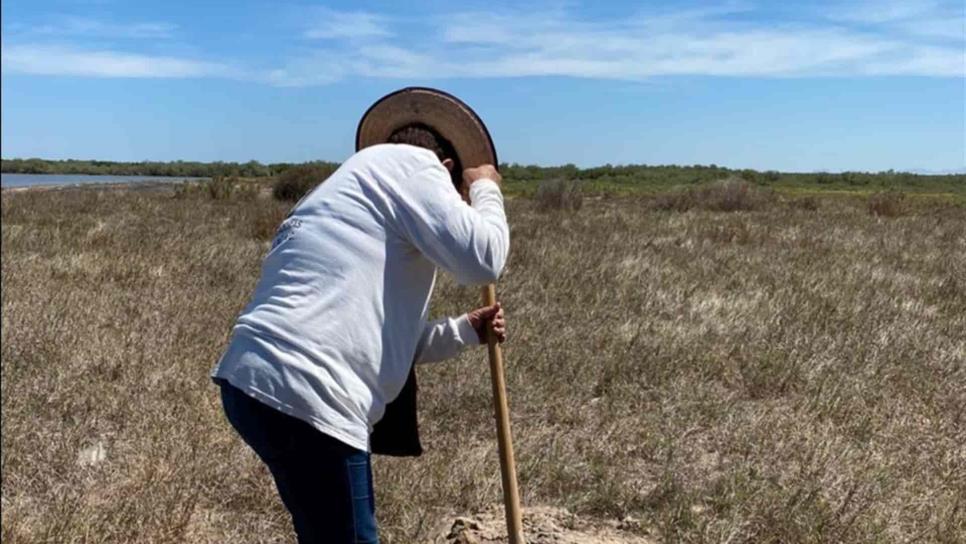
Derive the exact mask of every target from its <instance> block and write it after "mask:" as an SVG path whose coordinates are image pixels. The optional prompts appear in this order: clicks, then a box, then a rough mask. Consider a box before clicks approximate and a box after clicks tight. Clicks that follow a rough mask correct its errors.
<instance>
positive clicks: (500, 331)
mask: <svg viewBox="0 0 966 544" xmlns="http://www.w3.org/2000/svg"><path fill="white" fill-rule="evenodd" d="M466 316H467V317H468V318H469V320H470V325H472V326H473V328H474V329H475V330H476V334H477V336H479V337H480V343H481V344H482V343H484V342H486V324H487V323H489V322H491V321H492V322H493V333H494V334H496V339H497V340H498V341H500V342H501V343H502V342H503V341H505V340H506V319H505V318H504V317H503V306H502V305H501V304H500V303H499V302H497V303H496V304H494V305H493V306H484V307H482V308H477V309H475V310H473V311H471V312H469V313H468V314H466Z"/></svg>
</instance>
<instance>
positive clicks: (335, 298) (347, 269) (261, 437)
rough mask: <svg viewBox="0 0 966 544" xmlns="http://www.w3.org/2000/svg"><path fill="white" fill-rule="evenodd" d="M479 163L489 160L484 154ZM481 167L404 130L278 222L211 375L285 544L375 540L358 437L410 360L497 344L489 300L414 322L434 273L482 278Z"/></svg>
mask: <svg viewBox="0 0 966 544" xmlns="http://www.w3.org/2000/svg"><path fill="white" fill-rule="evenodd" d="M494 157H495V154H494ZM500 184H501V177H500V174H499V173H498V172H497V170H496V168H495V167H494V166H493V165H490V164H484V165H480V166H476V167H473V168H467V169H465V170H463V169H462V166H461V165H460V161H459V156H458V153H456V151H455V150H454V148H453V146H452V144H451V143H450V142H449V141H448V140H447V139H446V138H444V137H443V136H442V135H441V134H439V133H438V132H437V131H435V130H434V129H433V128H431V127H430V126H428V125H426V124H423V123H409V124H407V125H405V126H402V127H399V128H398V129H396V130H394V131H393V132H392V134H391V135H390V137H389V138H388V143H385V144H379V145H371V146H369V147H366V148H364V149H362V150H361V151H358V152H357V153H356V154H355V155H353V156H352V157H350V158H349V159H348V160H346V161H345V162H344V163H343V164H342V165H341V166H340V167H339V169H338V170H337V171H336V172H335V173H333V174H332V175H331V176H330V177H329V178H328V179H327V180H326V181H325V182H324V183H322V184H321V185H319V186H318V187H317V188H316V189H315V190H313V191H312V192H311V193H309V194H308V195H306V196H305V197H303V198H302V200H300V201H299V202H298V203H297V204H296V206H295V207H294V208H293V210H292V211H291V213H290V214H289V216H288V217H287V218H286V219H285V220H284V221H283V222H282V224H281V225H280V227H279V229H278V231H277V233H276V236H275V238H274V240H273V242H272V245H271V249H270V250H269V252H268V255H267V256H266V257H265V259H264V261H263V265H262V271H261V278H260V280H259V281H258V283H257V286H256V287H255V290H254V294H253V295H252V298H251V301H250V302H249V304H248V305H247V306H246V307H245V309H244V310H243V311H242V312H241V314H240V316H239V317H238V318H237V321H236V323H235V326H234V329H233V331H232V336H231V339H230V341H229V344H228V347H227V348H226V350H225V352H224V354H223V356H222V357H221V359H220V360H219V362H218V363H217V365H216V366H215V368H214V370H213V371H212V374H211V375H212V378H213V379H214V380H215V381H216V383H218V384H219V385H220V386H221V395H222V403H223V407H224V411H225V414H226V416H227V419H228V421H229V422H230V424H231V425H232V426H233V427H234V428H235V430H236V431H237V432H238V434H239V435H240V436H241V437H242V439H243V440H244V441H245V442H246V443H247V444H248V445H249V446H251V448H252V449H253V450H254V451H255V453H256V454H257V455H258V456H259V458H260V459H261V460H262V461H263V462H264V463H265V464H266V465H267V466H268V469H269V470H270V472H271V474H272V476H273V478H274V480H275V484H276V488H277V490H278V493H279V495H280V497H281V499H282V501H283V503H284V505H285V507H286V508H287V509H288V511H289V512H290V514H291V517H292V522H293V525H294V529H295V532H296V535H297V537H298V541H299V542H300V543H302V544H304V543H311V542H329V543H339V542H346V543H349V542H354V543H370V542H378V535H377V527H376V520H375V502H374V495H373V483H372V469H371V463H370V442H369V437H370V433H371V432H372V429H373V426H374V425H375V424H376V423H377V422H378V421H379V420H380V418H381V417H382V416H383V412H384V410H385V407H386V405H387V403H389V402H391V401H392V400H393V399H394V398H395V397H396V396H397V395H398V394H399V392H400V390H402V388H403V386H404V383H405V382H406V379H407V376H408V375H409V373H410V372H411V367H412V365H413V363H414V362H418V363H425V362H432V361H442V360H445V359H448V358H451V357H454V356H455V355H457V354H458V353H459V352H460V351H461V350H462V349H463V348H464V347H466V346H468V345H473V344H480V343H483V342H484V339H485V335H486V332H485V331H486V327H487V324H488V323H490V324H491V327H492V329H491V330H492V331H493V333H494V334H495V335H496V336H497V339H498V340H499V341H501V342H502V341H504V340H505V338H506V320H505V317H504V312H503V309H502V307H501V305H500V304H499V303H497V304H496V305H494V306H491V307H482V308H476V309H473V310H471V311H469V312H467V313H466V314H464V315H462V316H458V317H446V318H442V319H437V320H435V321H427V312H428V307H429V300H430V296H431V292H432V290H433V285H434V282H435V277H436V270H437V267H438V268H441V269H443V270H444V271H446V272H448V273H449V274H452V275H453V276H454V277H455V279H456V280H457V281H458V282H459V283H461V284H486V283H491V282H494V281H496V279H497V278H498V276H499V275H500V273H501V272H502V270H503V267H504V265H505V263H506V259H507V254H508V251H509V228H508V226H507V221H506V216H505V213H504V208H503V197H502V193H501V190H500Z"/></svg>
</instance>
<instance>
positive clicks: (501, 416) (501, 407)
mask: <svg viewBox="0 0 966 544" xmlns="http://www.w3.org/2000/svg"><path fill="white" fill-rule="evenodd" d="M494 304H496V286H495V285H493V284H490V285H487V286H486V287H484V288H483V305H484V306H492V305H494ZM492 327H493V324H492V322H489V323H488V324H487V327H486V343H487V347H488V349H489V352H490V379H491V382H492V383H493V407H494V409H495V410H496V439H497V444H498V445H499V448H500V472H501V473H502V475H503V504H504V506H505V507H506V528H507V535H508V536H509V542H510V544H525V543H526V541H525V540H524V539H523V519H522V517H521V512H520V490H519V489H518V488H517V469H516V463H515V462H514V460H513V442H512V439H511V436H510V408H509V406H508V404H507V398H506V379H505V378H504V376H503V352H502V351H501V350H500V343H499V342H498V341H497V338H496V335H495V334H494V333H493V328H492Z"/></svg>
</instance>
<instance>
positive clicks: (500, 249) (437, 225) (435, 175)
mask: <svg viewBox="0 0 966 544" xmlns="http://www.w3.org/2000/svg"><path fill="white" fill-rule="evenodd" d="M394 200H395V202H394V207H395V211H396V214H395V215H396V226H397V228H398V230H399V232H400V234H401V235H402V236H403V237H404V238H406V239H407V240H409V242H410V243H412V244H413V245H414V246H416V248H417V249H419V251H420V252H422V254H423V255H425V256H426V258H428V259H429V260H430V261H432V262H433V263H434V264H435V265H436V266H438V267H440V268H442V269H443V270H445V271H447V272H449V273H450V274H452V275H453V276H454V277H455V278H456V281H457V282H458V283H460V284H462V285H481V284H485V283H492V282H495V281H496V280H497V278H499V276H500V273H501V272H502V271H503V267H504V265H505V264H506V258H507V254H508V253H509V249H510V228H509V226H508V225H507V221H506V214H505V212H504V210H503V195H502V193H500V187H499V185H497V184H496V183H495V182H494V181H492V180H487V179H484V180H479V181H477V182H475V183H473V185H471V186H470V201H471V202H472V203H473V204H472V206H470V205H468V204H466V203H465V202H464V201H463V199H462V198H460V195H459V193H458V192H456V191H455V190H454V189H453V183H452V181H451V180H450V175H449V172H447V171H446V168H444V167H443V165H442V164H435V165H429V166H426V167H424V168H422V169H421V170H419V171H417V172H416V173H415V174H413V175H412V176H410V177H409V178H408V179H406V180H403V182H402V183H400V184H398V186H397V189H396V195H395V199H394Z"/></svg>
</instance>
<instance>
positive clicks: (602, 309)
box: [0, 189, 966, 544]
mask: <svg viewBox="0 0 966 544" xmlns="http://www.w3.org/2000/svg"><path fill="white" fill-rule="evenodd" d="M243 194H244V195H245V196H244V197H238V198H226V199H220V200H216V199H213V198H211V196H210V195H208V194H205V193H204V192H202V191H196V192H179V193H178V194H177V195H176V194H174V192H173V191H164V190H159V191H128V190H120V189H113V190H96V189H88V190H60V191H25V192H19V193H13V192H6V191H5V192H4V193H3V196H2V231H3V240H2V242H3V245H2V418H3V429H2V448H0V452H2V540H3V542H5V543H10V544H15V543H33V542H112V543H129V542H142V543H168V542H212V543H215V542H218V543H221V542H289V541H290V539H291V536H290V535H289V532H288V531H289V529H288V521H287V519H286V514H285V512H284V511H283V509H282V507H281V504H280V503H279V502H278V500H277V498H276V496H275V494H274V491H273V489H272V486H271V483H270V480H269V477H268V474H267V472H266V471H265V470H264V469H263V468H262V467H261V466H260V465H259V463H258V462H257V460H256V458H255V457H254V455H253V454H252V453H251V452H250V451H248V450H247V449H246V447H244V445H243V444H242V443H241V441H240V440H239V439H238V438H236V436H234V435H233V433H232V432H231V430H230V428H229V427H228V425H227V423H226V422H225V420H224V418H223V416H222V414H221V411H220V405H219V400H218V396H217V391H216V388H215V387H214V386H213V385H212V384H211V383H210V381H209V379H208V372H209V370H210V368H211V367H212V365H213V364H214V362H215V360H216V359H217V357H218V356H219V354H220V352H221V350H222V348H223V347H224V345H225V342H226V339H227V336H228V333H229V329H230V326H231V323H232V321H233V319H234V317H235V315H236V314H237V312H238V311H239V310H240V309H241V307H242V306H243V305H244V304H245V302H246V299H247V297H248V295H249V292H250V289H251V288H252V287H253V285H254V282H255V280H256V279H257V274H258V270H259V261H260V259H261V256H262V255H263V253H264V252H265V251H266V249H267V244H268V238H269V237H270V236H271V232H272V229H273V226H274V225H275V224H276V222H277V221H278V220H279V219H280V217H281V215H282V214H283V213H284V209H283V207H284V205H281V204H278V203H276V202H274V201H272V200H269V199H265V198H261V197H257V196H254V193H253V192H245V193H243ZM691 198H697V199H700V198H706V195H705V196H702V194H699V193H695V194H693V195H691ZM909 200H912V201H907V202H905V203H904V204H903V205H904V206H905V207H904V208H903V209H902V210H901V211H899V212H897V213H889V214H884V215H874V214H873V213H870V212H872V211H875V206H876V205H875V204H874V203H872V204H870V203H869V202H868V201H867V200H866V199H865V198H857V197H855V198H853V197H834V198H833V197H821V196H818V197H809V198H808V199H803V198H797V199H796V198H794V197H788V196H782V195H777V196H775V195H772V196H771V197H770V198H767V199H764V200H762V201H761V202H756V204H755V206H754V209H753V210H751V211H737V212H726V211H716V210H715V209H705V208H715V206H707V207H702V206H701V205H700V204H701V203H700V202H697V203H695V202H691V203H690V204H687V205H680V204H679V203H678V201H679V199H676V198H670V199H667V198H664V199H662V198H651V197H648V198H644V197H633V196H630V197H620V198H617V197H605V198H585V199H584V202H583V206H582V207H580V209H579V210H578V211H572V210H571V211H553V210H551V211H539V210H538V208H539V206H538V205H537V203H536V202H535V201H534V200H532V199H530V198H523V197H519V198H514V199H511V200H510V201H509V202H508V214H509V217H510V223H511V226H512V244H513V247H512V251H511V258H510V262H509V265H508V267H507V270H506V274H505V277H504V279H503V280H502V282H501V284H500V286H499V292H500V293H501V298H502V300H503V301H504V303H505V307H506V308H507V313H508V320H509V324H510V340H509V341H508V343H507V344H506V347H505V355H506V358H507V361H508V369H507V375H508V380H509V388H510V402H511V411H512V416H513V431H514V441H515V442H514V444H515V449H516V452H517V464H518V468H519V472H520V483H521V487H522V490H523V501H524V503H525V504H526V505H532V506H540V507H557V508H566V509H567V510H569V511H571V512H574V513H577V514H579V515H580V516H581V517H586V518H589V519H598V520H618V519H624V520H625V523H623V524H622V527H624V528H625V529H624V530H626V531H629V532H630V533H635V532H636V533H637V535H636V536H637V537H642V536H643V537H646V538H648V539H654V540H655V541H660V542H721V543H724V542H730V543H740V542H749V543H751V542H774V543H779V542H791V543H795V542H803V543H804V542H849V543H872V542H945V543H950V544H952V543H956V542H959V543H961V542H964V541H966V449H964V444H966V420H964V413H966V209H964V208H963V206H962V205H961V204H960V205H952V204H943V203H942V202H939V201H935V202H933V201H927V200H923V199H909ZM870 206H871V207H870ZM718 209H725V208H718ZM728 209H730V208H728ZM887 215H895V217H888V216H887ZM478 297H479V292H478V290H477V289H476V288H464V287H459V286H456V285H455V284H454V283H453V282H452V281H451V280H450V279H449V278H446V277H443V278H442V281H441V283H440V285H439V287H438V290H437V293H436V296H435V301H434V309H435V313H456V312H462V311H464V310H466V309H469V308H470V307H473V306H474V305H476V304H477V302H478ZM420 380H421V396H420V402H421V423H422V429H423V434H424V437H423V438H424V445H425V446H426V447H427V450H428V451H427V453H426V454H425V455H424V456H423V457H422V458H419V459H416V460H412V459H386V458H377V460H376V464H375V468H376V488H377V493H378V498H377V515H378V517H379V520H380V524H381V531H382V534H383V539H384V541H385V542H388V543H409V542H423V541H427V540H432V539H433V538H435V537H437V536H438V534H439V531H440V530H441V528H442V529H445V524H446V522H447V520H452V519H453V517H454V516H457V515H464V514H470V513H474V512H477V511H480V510H484V509H486V508H488V507H491V506H492V505H494V504H498V503H500V501H501V491H500V476H499V467H498V462H497V457H496V451H495V450H496V445H495V434H494V428H493V421H492V409H491V404H490V402H491V401H490V386H489V377H488V369H487V365H486V355H485V350H482V349H480V350H475V351H472V352H468V353H466V354H464V355H463V356H461V357H460V358H459V359H458V360H456V361H452V362H449V363H442V364H438V365H430V366H426V367H423V368H421V370H420ZM628 518H633V519H632V520H629V519H628Z"/></svg>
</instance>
